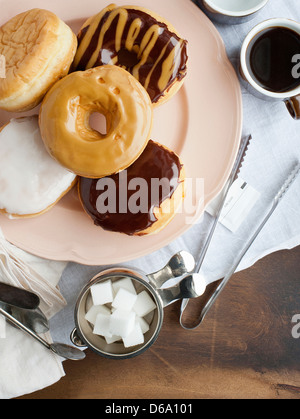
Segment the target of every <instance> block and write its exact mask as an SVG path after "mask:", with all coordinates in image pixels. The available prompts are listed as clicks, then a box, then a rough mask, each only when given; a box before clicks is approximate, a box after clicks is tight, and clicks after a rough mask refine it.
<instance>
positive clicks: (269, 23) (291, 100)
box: [240, 18, 300, 119]
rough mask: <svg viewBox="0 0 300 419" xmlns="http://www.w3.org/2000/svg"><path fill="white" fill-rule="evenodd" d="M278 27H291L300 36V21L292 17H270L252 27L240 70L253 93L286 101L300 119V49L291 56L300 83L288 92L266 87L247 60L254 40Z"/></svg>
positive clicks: (268, 98) (267, 98)
mask: <svg viewBox="0 0 300 419" xmlns="http://www.w3.org/2000/svg"><path fill="white" fill-rule="evenodd" d="M278 27H280V28H282V27H283V28H288V29H291V30H293V31H294V32H296V33H298V34H299V36H300V23H299V22H295V21H293V20H290V19H283V18H276V19H269V20H266V21H264V22H262V23H260V24H259V25H257V26H256V27H255V28H254V29H252V31H251V32H250V33H249V34H248V35H247V37H246V39H245V41H244V43H243V46H242V50H241V57H240V59H241V62H240V72H241V76H242V78H243V79H244V80H245V81H246V82H247V88H248V90H249V91H250V92H251V93H253V94H254V95H255V96H258V97H260V98H261V99H264V100H281V101H284V102H285V104H286V107H287V109H288V111H289V112H290V114H291V116H292V117H293V118H294V119H300V50H299V54H297V55H296V56H294V57H291V67H292V68H293V71H294V73H295V76H294V77H295V78H299V84H298V86H297V87H296V88H294V89H293V90H291V91H288V92H283V93H282V92H281V93H279V92H273V91H270V90H267V89H264V88H263V87H262V86H261V85H259V84H258V83H257V81H256V80H255V79H254V78H253V77H252V75H251V72H250V69H249V63H248V62H247V61H248V60H247V56H248V54H249V51H248V48H250V44H251V42H252V40H253V39H254V38H255V37H256V36H257V35H258V34H259V33H260V32H262V31H264V30H265V29H268V28H278ZM293 63H294V66H293Z"/></svg>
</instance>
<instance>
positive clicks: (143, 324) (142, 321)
mask: <svg viewBox="0 0 300 419" xmlns="http://www.w3.org/2000/svg"><path fill="white" fill-rule="evenodd" d="M136 322H137V323H138V324H139V325H140V327H141V329H142V332H143V333H144V334H145V333H147V332H148V331H149V329H150V326H149V324H148V323H147V322H146V320H145V319H142V318H141V317H138V316H137V318H136Z"/></svg>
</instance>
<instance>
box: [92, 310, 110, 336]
mask: <svg viewBox="0 0 300 419" xmlns="http://www.w3.org/2000/svg"><path fill="white" fill-rule="evenodd" d="M110 317H111V316H110V315H107V314H102V313H100V314H98V316H97V318H96V322H95V327H94V331H93V333H94V335H99V336H104V337H109V338H111V337H112V333H111V332H110Z"/></svg>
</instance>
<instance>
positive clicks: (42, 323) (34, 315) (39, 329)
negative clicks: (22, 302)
mask: <svg viewBox="0 0 300 419" xmlns="http://www.w3.org/2000/svg"><path fill="white" fill-rule="evenodd" d="M0 308H2V309H3V310H5V311H6V312H7V313H8V314H10V315H11V316H13V317H14V318H15V319H16V320H18V321H19V322H20V323H22V324H23V325H24V326H25V327H27V328H28V329H30V330H32V331H33V332H35V333H37V334H43V333H46V332H48V331H49V323H48V319H47V318H46V316H45V315H44V314H43V313H42V311H41V310H40V309H39V308H37V309H36V310H24V309H22V308H19V307H15V306H11V305H9V304H4V303H0ZM8 323H9V320H8ZM10 324H11V325H12V326H14V325H13V324H12V323H10ZM14 327H16V326H14Z"/></svg>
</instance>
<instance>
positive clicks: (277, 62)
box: [247, 27, 300, 93]
mask: <svg viewBox="0 0 300 419" xmlns="http://www.w3.org/2000/svg"><path fill="white" fill-rule="evenodd" d="M298 54H300V35H299V34H297V33H296V32H295V31H293V30H291V29H288V28H284V27H276V28H268V29H266V30H264V31H262V32H260V33H259V34H257V36H256V37H254V38H253V39H252V41H251V43H250V44H249V47H248V51H247V66H248V69H249V72H250V74H251V77H252V78H253V79H254V80H255V81H256V83H258V84H259V85H260V86H261V87H263V88H264V89H266V90H269V91H271V92H277V93H283V92H288V91H291V90H293V89H295V88H296V87H297V86H299V84H300V79H299V78H295V74H294V72H293V68H294V67H295V65H296V64H295V62H293V58H294V57H295V55H298Z"/></svg>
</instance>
